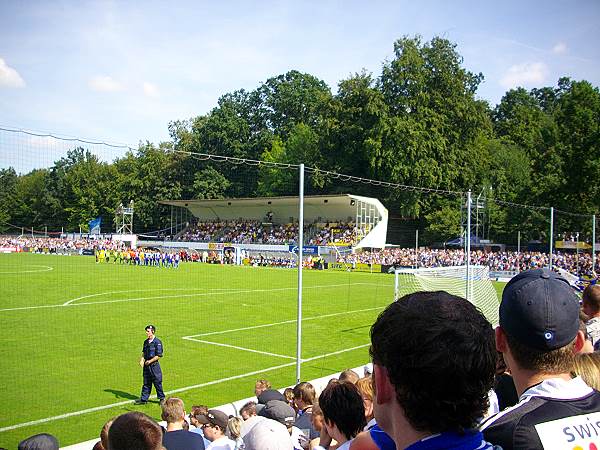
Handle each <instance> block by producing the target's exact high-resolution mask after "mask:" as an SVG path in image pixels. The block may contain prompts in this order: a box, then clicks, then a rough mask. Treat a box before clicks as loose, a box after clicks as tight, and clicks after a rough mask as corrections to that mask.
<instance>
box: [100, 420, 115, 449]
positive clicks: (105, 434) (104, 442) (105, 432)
mask: <svg viewBox="0 0 600 450" xmlns="http://www.w3.org/2000/svg"><path fill="white" fill-rule="evenodd" d="M114 420H115V418H114V417H112V418H110V419H108V421H107V422H106V423H105V424H104V426H103V427H102V429H101V430H100V442H101V443H102V447H104V448H105V449H108V429H109V428H110V426H111V425H112V423H113V422H114Z"/></svg>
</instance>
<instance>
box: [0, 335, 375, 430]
mask: <svg viewBox="0 0 600 450" xmlns="http://www.w3.org/2000/svg"><path fill="white" fill-rule="evenodd" d="M369 345H371V344H364V345H358V346H356V347H351V348H347V349H343V350H338V351H336V352H331V353H325V354H323V355H317V356H313V357H310V358H306V359H302V361H301V362H302V363H305V362H310V361H314V360H317V359H322V358H327V357H328V356H334V355H339V354H341V353H346V352H351V351H353V350H358V349H360V348H364V347H368V346H369ZM295 364H296V361H292V362H289V363H285V364H279V365H277V366H271V367H267V368H265V369H259V370H254V371H252V372H247V373H242V374H240V375H233V376H231V377H227V378H221V379H219V380H213V381H207V382H206V383H200V384H194V385H192V386H186V387H182V388H178V389H173V390H170V391H165V394H167V395H171V394H177V393H179V392H186V391H191V390H193V389H199V388H203V387H207V386H213V385H216V384H220V383H225V382H227V381H233V380H237V379H240V378H246V377H249V376H252V375H257V374H260V373H265V372H270V371H272V370H278V369H283V368H286V367H290V366H294V365H295ZM150 398H152V399H155V398H156V395H152V396H151V397H150ZM132 404H133V401H132V400H126V401H122V402H117V403H111V404H109V405H102V406H96V407H94V408H88V409H82V410H80V411H73V412H70V413H65V414H60V415H58V416H52V417H46V418H44V419H38V420H31V421H29V422H23V423H17V424H15V425H9V426H7V427H2V428H0V433H2V432H5V431H11V430H16V429H19V428H24V427H28V426H33V425H40V424H43V423H48V422H53V421H56V420H61V419H68V418H69V417H75V416H81V415H83V414H89V413H92V412H97V411H102V410H105V409H111V408H117V407H119V406H125V405H132Z"/></svg>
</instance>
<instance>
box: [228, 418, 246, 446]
mask: <svg viewBox="0 0 600 450" xmlns="http://www.w3.org/2000/svg"><path fill="white" fill-rule="evenodd" d="M243 423H244V419H242V418H241V417H232V418H231V419H229V421H228V422H227V429H226V430H225V435H226V436H227V437H228V438H229V439H233V440H234V441H235V440H236V439H237V438H239V437H240V435H241V433H242V424H243Z"/></svg>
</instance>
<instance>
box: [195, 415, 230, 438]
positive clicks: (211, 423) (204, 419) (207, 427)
mask: <svg viewBox="0 0 600 450" xmlns="http://www.w3.org/2000/svg"><path fill="white" fill-rule="evenodd" d="M198 422H200V423H201V424H202V430H203V431H204V437H205V438H206V439H208V440H209V441H211V442H212V441H214V440H216V439H219V438H220V437H222V436H224V435H225V430H227V424H228V423H229V416H228V415H227V414H225V413H224V412H223V411H219V410H218V409H209V410H208V412H207V413H206V415H204V416H199V417H198Z"/></svg>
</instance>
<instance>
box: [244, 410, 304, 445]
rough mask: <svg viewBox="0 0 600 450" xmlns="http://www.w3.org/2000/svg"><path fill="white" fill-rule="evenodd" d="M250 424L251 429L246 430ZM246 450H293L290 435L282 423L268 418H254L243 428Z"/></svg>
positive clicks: (245, 423)
mask: <svg viewBox="0 0 600 450" xmlns="http://www.w3.org/2000/svg"><path fill="white" fill-rule="evenodd" d="M248 422H254V423H252V424H251V425H252V426H251V427H248V428H247V429H244V428H246V425H247V424H248ZM242 439H243V441H244V450H293V449H294V447H293V445H292V440H291V439H290V434H289V432H288V430H287V428H286V427H285V425H282V424H281V423H279V422H277V421H275V420H272V419H267V418H266V417H252V418H250V419H248V420H247V421H246V422H244V426H243V427H242Z"/></svg>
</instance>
